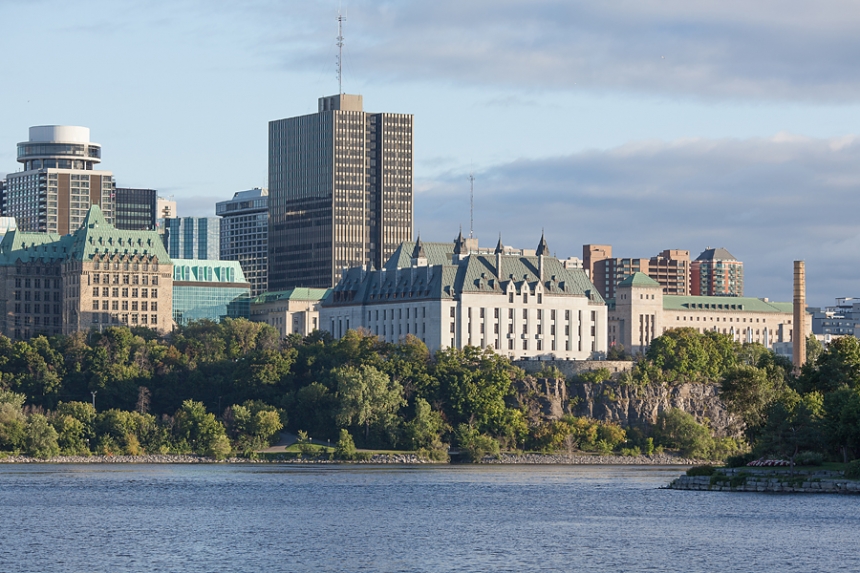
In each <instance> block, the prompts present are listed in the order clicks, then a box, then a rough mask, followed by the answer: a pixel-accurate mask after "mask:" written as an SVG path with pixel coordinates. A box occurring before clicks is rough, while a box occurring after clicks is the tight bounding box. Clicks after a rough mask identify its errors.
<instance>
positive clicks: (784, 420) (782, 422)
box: [757, 391, 824, 469]
mask: <svg viewBox="0 0 860 573" xmlns="http://www.w3.org/2000/svg"><path fill="white" fill-rule="evenodd" d="M823 413H824V400H823V396H822V395H821V394H819V393H817V392H812V393H810V394H807V395H805V396H801V395H799V394H797V393H796V392H793V391H787V392H785V393H784V394H783V396H782V397H781V399H780V400H779V401H777V402H775V403H774V404H773V405H772V406H771V407H770V409H769V411H768V416H767V424H766V425H765V427H764V430H763V432H762V435H761V437H760V438H759V441H758V443H757V449H758V450H759V451H760V452H764V453H765V454H774V455H777V456H781V457H787V458H789V459H790V460H791V467H792V469H794V460H795V458H796V457H797V454H798V453H799V452H800V451H801V450H813V451H814V450H817V449H818V448H819V447H820V446H821V445H822V441H823V440H822V438H823V436H822V432H821V429H822V428H821V419H822V415H823Z"/></svg>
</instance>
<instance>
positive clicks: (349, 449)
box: [334, 428, 355, 460]
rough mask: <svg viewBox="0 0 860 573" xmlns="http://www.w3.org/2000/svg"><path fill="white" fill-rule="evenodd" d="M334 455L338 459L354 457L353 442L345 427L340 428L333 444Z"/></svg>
mask: <svg viewBox="0 0 860 573" xmlns="http://www.w3.org/2000/svg"><path fill="white" fill-rule="evenodd" d="M334 455H335V457H337V459H339V460H351V459H352V458H354V457H355V442H354V441H353V440H352V436H351V435H350V434H349V431H347V429H346V428H341V429H340V438H339V439H338V441H337V445H336V446H335V449H334Z"/></svg>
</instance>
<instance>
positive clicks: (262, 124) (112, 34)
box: [0, 0, 860, 305]
mask: <svg viewBox="0 0 860 573" xmlns="http://www.w3.org/2000/svg"><path fill="white" fill-rule="evenodd" d="M750 4H754V5H752V6H751V5H750ZM339 5H340V6H342V9H343V11H344V12H345V13H346V17H347V21H346V27H345V36H346V47H345V52H344V64H345V69H344V90H345V91H347V92H348V93H361V94H362V95H363V96H364V102H365V108H366V109H367V110H368V111H390V112H402V113H412V114H414V115H415V142H416V143H415V176H416V181H415V183H416V201H415V202H416V221H415V225H416V228H417V229H418V230H420V231H421V234H422V238H425V240H449V239H453V237H454V236H455V235H456V233H457V231H458V229H459V227H460V225H463V226H464V228H467V227H468V222H469V197H468V190H469V181H468V174H469V172H470V171H473V172H474V173H475V177H476V180H475V231H476V234H477V235H478V236H479V237H481V240H482V242H483V243H486V244H489V243H494V242H495V240H496V238H497V236H498V233H499V231H502V232H503V240H504V242H505V243H506V244H512V245H517V246H525V247H534V246H536V244H537V241H538V238H539V237H540V231H541V229H545V231H546V235H547V240H548V241H549V244H550V247H551V249H552V250H553V251H555V252H556V253H557V254H558V255H559V256H563V257H567V256H571V255H573V256H580V255H581V246H582V244H584V243H589V242H591V243H611V244H612V245H613V247H614V251H615V253H616V254H617V255H618V256H630V257H648V256H651V255H654V254H656V253H658V252H659V251H661V250H663V249H666V248H683V249H689V250H690V251H691V254H692V256H693V257H695V256H696V255H698V253H699V252H701V250H703V249H704V248H705V247H707V246H711V247H715V246H722V247H725V248H727V249H728V250H729V251H730V252H732V253H733V254H734V255H735V256H737V257H738V258H739V259H741V260H743V261H744V263H745V272H746V294H748V295H750V296H768V297H770V298H772V299H778V300H790V297H791V270H792V264H791V262H792V260H794V259H805V260H806V261H807V269H808V276H809V281H808V282H809V284H808V297H809V299H810V302H811V303H813V304H817V305H826V304H830V303H831V302H832V300H833V298H834V297H837V296H854V295H856V296H860V285H858V274H860V271H858V269H860V249H858V246H860V245H858V242H860V230H858V229H860V227H858V225H857V220H858V218H857V213H858V212H860V199H858V194H857V191H858V185H860V141H858V140H857V139H856V134H858V133H860V113H858V112H860V73H858V68H860V60H858V58H857V57H856V55H857V54H858V53H860V34H858V32H860V6H858V5H856V3H853V2H847V1H821V2H816V3H809V2H795V1H785V0H783V1H779V2H777V1H771V0H760V1H758V2H755V3H750V2H740V1H735V0H720V1H714V2H696V3H690V2H681V1H680V0H679V1H675V0H666V1H663V2H651V1H649V0H639V1H632V0H630V1H628V0H619V1H617V2H612V3H595V2H576V1H564V0H559V1H550V0H544V1H541V0H532V1H529V2H525V1H505V0H496V1H493V2H488V1H483V0H473V1H471V2H465V3H464V2H455V1H451V0H436V1H434V2H426V1H425V2H419V1H407V0H402V1H390V2H378V1H377V2H369V1H364V2H360V1H352V2H347V1H346V0H344V1H343V2H340V3H339V2H336V1H321V2H307V1H299V0H295V1H286V0H277V1H276V0H243V2H224V1H217V0H207V1H202V0H199V1H198V0H174V1H171V2H157V1H148V2H134V1H126V0H111V1H110V2H108V1H87V0H83V1H79V2H76V3H67V2H59V1H54V0H29V1H26V2H16V1H13V0H3V1H2V2H0V19H2V21H3V22H4V33H3V34H2V35H0V49H2V50H3V52H4V53H5V54H7V56H6V58H4V62H5V64H6V65H5V66H4V80H5V81H4V85H3V88H2V89H0V102H2V109H3V110H4V113H2V114H0V134H2V139H0V172H2V171H13V170H14V169H16V165H17V164H16V162H15V144H16V143H17V142H19V141H22V140H25V139H26V138H27V128H28V127H29V126H31V125H41V124H68V125H83V126H87V127H89V128H90V129H91V132H92V138H93V140H94V141H97V142H99V143H101V144H102V145H103V166H104V168H105V169H109V170H112V171H113V172H114V174H115V175H116V177H117V182H118V184H119V185H121V186H140V187H153V188H156V189H159V190H160V192H161V193H162V194H163V195H173V196H174V197H175V198H176V200H177V201H178V203H179V210H180V214H185V215H206V214H212V213H213V212H214V202H215V201H217V200H222V199H225V198H229V197H230V196H232V194H233V193H234V192H235V191H239V190H243V189H247V188H250V187H254V186H265V185H266V181H267V173H266V169H267V164H266V154H267V123H268V121H270V120H273V119H279V118H283V117H290V116H294V115H301V114H304V113H312V112H314V111H315V110H316V101H317V98H318V97H320V96H323V95H330V94H332V93H336V91H337V80H336V76H335V65H334V64H335V54H336V47H335V36H336V35H337V27H336V22H335V16H336V13H337V10H338V6H339Z"/></svg>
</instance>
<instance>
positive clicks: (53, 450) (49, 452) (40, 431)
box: [24, 414, 60, 459]
mask: <svg viewBox="0 0 860 573" xmlns="http://www.w3.org/2000/svg"><path fill="white" fill-rule="evenodd" d="M24 445H25V448H26V452H27V454H28V455H31V456H33V457H35V458H43V459H47V458H52V457H54V456H58V455H60V446H59V445H58V444H57V430H55V429H54V427H53V426H52V425H51V424H50V423H49V422H48V419H47V418H46V417H45V416H43V415H42V414H31V415H30V419H29V420H28V421H27V436H26V438H25V440H24Z"/></svg>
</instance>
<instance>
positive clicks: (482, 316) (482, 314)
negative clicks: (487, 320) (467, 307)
mask: <svg viewBox="0 0 860 573" xmlns="http://www.w3.org/2000/svg"><path fill="white" fill-rule="evenodd" d="M481 318H484V309H483V308H482V309H481Z"/></svg>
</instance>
